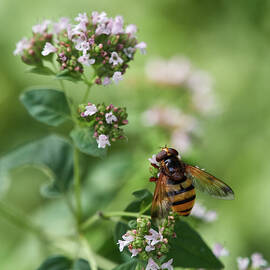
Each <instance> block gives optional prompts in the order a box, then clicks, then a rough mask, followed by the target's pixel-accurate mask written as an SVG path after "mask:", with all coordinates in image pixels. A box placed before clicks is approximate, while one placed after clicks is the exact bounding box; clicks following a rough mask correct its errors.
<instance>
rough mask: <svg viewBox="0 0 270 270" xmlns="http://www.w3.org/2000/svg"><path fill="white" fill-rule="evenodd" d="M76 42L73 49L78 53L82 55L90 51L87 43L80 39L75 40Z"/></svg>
mask: <svg viewBox="0 0 270 270" xmlns="http://www.w3.org/2000/svg"><path fill="white" fill-rule="evenodd" d="M76 42H77V44H76V45H75V48H76V49H77V50H78V51H83V53H84V54H85V53H86V52H87V51H88V50H89V49H90V44H89V42H87V41H85V40H82V39H77V40H76Z"/></svg>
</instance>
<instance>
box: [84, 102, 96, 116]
mask: <svg viewBox="0 0 270 270" xmlns="http://www.w3.org/2000/svg"><path fill="white" fill-rule="evenodd" d="M96 112H97V107H96V105H94V104H88V106H86V107H85V111H84V112H83V116H84V117H85V116H91V115H93V114H95V113H96Z"/></svg>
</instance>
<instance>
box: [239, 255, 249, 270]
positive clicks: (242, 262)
mask: <svg viewBox="0 0 270 270" xmlns="http://www.w3.org/2000/svg"><path fill="white" fill-rule="evenodd" d="M237 265H238V270H247V268H248V265H249V258H241V257H238V258H237Z"/></svg>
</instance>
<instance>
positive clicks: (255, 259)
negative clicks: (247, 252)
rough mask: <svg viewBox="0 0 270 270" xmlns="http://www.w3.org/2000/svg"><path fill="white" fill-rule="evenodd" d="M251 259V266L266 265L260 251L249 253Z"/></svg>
mask: <svg viewBox="0 0 270 270" xmlns="http://www.w3.org/2000/svg"><path fill="white" fill-rule="evenodd" d="M251 261H252V267H253V268H258V267H261V266H266V265H267V261H266V260H264V259H263V256H262V255H261V254H260V253H253V254H252V255H251Z"/></svg>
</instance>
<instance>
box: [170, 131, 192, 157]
mask: <svg viewBox="0 0 270 270" xmlns="http://www.w3.org/2000/svg"><path fill="white" fill-rule="evenodd" d="M171 144H172V146H173V147H174V148H177V149H181V152H183V153H185V152H187V151H189V149H190V147H191V138H190V136H189V134H188V133H187V132H183V131H182V130H181V129H177V130H175V131H174V132H173V134H172V138H171Z"/></svg>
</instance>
